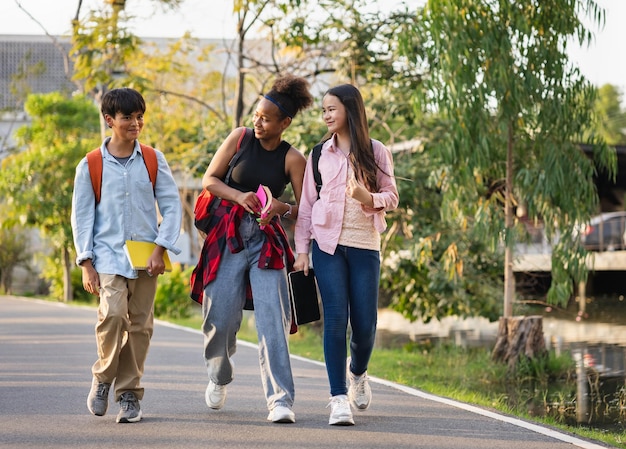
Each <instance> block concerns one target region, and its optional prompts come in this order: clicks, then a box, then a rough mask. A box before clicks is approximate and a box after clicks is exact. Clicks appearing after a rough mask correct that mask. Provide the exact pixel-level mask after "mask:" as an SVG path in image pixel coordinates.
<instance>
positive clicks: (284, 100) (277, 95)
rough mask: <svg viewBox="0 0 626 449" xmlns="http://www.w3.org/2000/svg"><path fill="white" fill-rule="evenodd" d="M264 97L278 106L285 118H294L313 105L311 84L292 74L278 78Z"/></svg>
mask: <svg viewBox="0 0 626 449" xmlns="http://www.w3.org/2000/svg"><path fill="white" fill-rule="evenodd" d="M264 97H265V98H267V99H268V100H269V101H271V102H272V103H274V104H275V105H276V106H278V109H280V113H281V114H282V115H283V118H284V117H291V118H293V117H295V115H296V114H297V113H298V112H299V111H301V110H303V109H306V108H308V107H309V106H311V105H312V104H313V95H311V92H309V82H308V81H307V80H305V79H304V78H302V77H299V76H295V75H291V74H284V75H281V76H280V77H278V78H277V79H276V81H274V84H273V85H272V88H271V89H270V91H269V92H268V93H266V94H265V95H264Z"/></svg>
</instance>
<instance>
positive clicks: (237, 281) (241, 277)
mask: <svg viewBox="0 0 626 449" xmlns="http://www.w3.org/2000/svg"><path fill="white" fill-rule="evenodd" d="M245 269H246V261H245V257H244V255H243V253H237V254H231V252H230V250H229V249H228V248H225V250H224V254H222V259H221V261H220V266H219V271H218V273H217V277H216V278H215V280H214V281H213V282H211V283H210V284H209V285H207V286H206V288H205V290H204V301H203V304H202V312H203V316H204V320H203V323H202V333H203V334H204V361H205V363H206V367H207V373H208V376H209V380H210V381H211V382H213V383H214V384H215V385H226V384H229V383H230V382H232V380H233V376H234V375H233V367H232V364H231V361H230V358H231V357H232V356H233V355H234V354H235V351H236V349H237V346H236V341H237V332H238V331H239V327H240V326H241V320H242V317H243V304H244V302H245V296H246V290H245V289H246V286H245Z"/></svg>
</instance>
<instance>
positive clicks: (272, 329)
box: [240, 217, 295, 422]
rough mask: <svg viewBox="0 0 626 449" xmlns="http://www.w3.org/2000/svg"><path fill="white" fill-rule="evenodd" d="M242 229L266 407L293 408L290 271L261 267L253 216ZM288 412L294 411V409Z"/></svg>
mask: <svg viewBox="0 0 626 449" xmlns="http://www.w3.org/2000/svg"><path fill="white" fill-rule="evenodd" d="M240 229H241V235H242V238H243V239H244V241H245V242H246V249H245V250H244V252H245V253H246V255H247V257H248V269H249V274H250V285H251V287H252V296H253V298H254V318H255V323H256V329H257V334H258V339H259V365H260V368H261V380H262V383H263V390H264V392H265V398H266V401H267V408H268V409H269V410H270V411H273V410H274V409H275V408H276V407H277V406H281V407H286V408H288V409H291V407H292V406H293V401H294V395H295V390H294V384H293V376H292V372H291V360H290V358H289V330H290V327H291V306H290V304H289V292H288V288H287V272H286V270H285V269H282V270H274V269H264V268H259V256H260V254H261V249H262V247H263V244H264V241H265V234H264V233H263V232H262V231H261V230H260V229H259V226H258V223H256V221H255V220H254V218H253V217H252V218H248V219H245V220H244V223H242V226H241V228H240ZM277 413H278V412H277ZM281 413H282V412H281ZM287 414H289V415H292V414H291V412H289V413H287ZM270 415H271V417H270V418H268V419H270V420H274V421H276V420H275V419H274V418H273V415H272V414H270ZM292 419H294V418H293V416H290V417H286V419H285V420H284V421H277V422H293V420H292Z"/></svg>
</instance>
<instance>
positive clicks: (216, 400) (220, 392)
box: [204, 380, 226, 410]
mask: <svg viewBox="0 0 626 449" xmlns="http://www.w3.org/2000/svg"><path fill="white" fill-rule="evenodd" d="M204 400H205V401H206V405H208V406H209V408H212V409H213V410H219V409H221V408H222V407H223V406H224V402H225V401H226V385H216V384H215V383H214V382H213V381H212V380H210V381H209V385H207V387H206V392H205V393H204Z"/></svg>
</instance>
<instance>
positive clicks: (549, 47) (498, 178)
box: [405, 0, 616, 335]
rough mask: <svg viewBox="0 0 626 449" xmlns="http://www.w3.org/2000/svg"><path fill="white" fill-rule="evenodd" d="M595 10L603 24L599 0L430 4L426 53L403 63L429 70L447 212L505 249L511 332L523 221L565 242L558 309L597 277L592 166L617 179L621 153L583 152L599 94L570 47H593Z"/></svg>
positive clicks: (555, 261)
mask: <svg viewBox="0 0 626 449" xmlns="http://www.w3.org/2000/svg"><path fill="white" fill-rule="evenodd" d="M585 12H589V14H590V15H591V17H592V19H593V20H595V21H596V22H600V21H601V20H602V18H603V15H602V11H601V10H600V9H599V8H598V6H597V5H596V4H595V2H594V1H592V0H586V1H583V2H569V1H565V0H550V1H546V0H524V1H521V0H515V1H510V0H499V1H489V0H444V1H428V2H427V4H426V6H425V7H424V9H423V11H422V12H421V17H420V21H419V22H418V25H417V26H416V27H415V29H414V35H412V36H409V37H408V38H407V40H409V39H412V40H417V39H420V42H421V43H422V47H420V48H419V49H417V50H416V49H415V47H412V46H405V53H406V54H407V56H409V57H410V58H412V59H411V62H412V63H414V64H416V65H418V66H422V67H424V68H425V70H426V73H425V76H424V78H423V79H424V89H423V90H421V91H418V92H416V95H415V96H414V99H415V101H416V104H417V106H418V107H419V108H421V110H423V111H436V112H437V113H438V114H439V115H440V117H441V118H442V119H443V120H444V122H445V125H446V126H447V129H448V131H447V132H446V133H445V134H444V135H443V137H442V139H440V141H438V142H436V145H435V144H434V146H433V148H434V149H436V151H437V152H438V156H439V157H440V158H441V160H442V162H443V163H444V164H445V165H444V167H445V171H444V172H443V173H442V183H441V186H442V194H443V203H442V210H443V212H444V214H445V215H446V216H447V217H449V218H452V217H454V218H455V219H457V220H461V221H469V222H471V223H472V226H470V227H469V228H468V229H471V230H472V231H473V232H476V233H477V234H478V236H479V237H480V238H481V239H482V240H483V241H486V242H487V241H488V242H490V245H491V247H492V248H493V249H494V250H495V249H496V248H498V247H500V246H503V247H504V307H503V310H504V312H503V319H504V320H505V321H504V322H505V323H506V320H507V319H509V318H511V316H512V306H513V297H514V279H513V257H514V255H513V250H514V245H515V243H516V242H517V241H519V240H520V239H522V238H524V233H525V229H524V227H523V226H522V221H521V220H520V218H522V217H523V218H524V219H525V220H526V221H528V222H530V223H542V224H543V226H544V227H545V231H546V235H547V237H548V239H552V238H553V237H557V236H558V243H557V244H556V245H555V246H554V248H553V253H552V279H553V282H552V285H551V287H550V290H549V292H548V300H549V301H550V302H553V303H563V302H566V301H567V300H569V298H570V296H571V294H572V292H573V283H572V279H573V280H574V281H576V282H578V281H581V280H583V279H584V278H585V277H586V273H587V272H586V265H585V251H584V250H583V249H582V247H581V245H580V234H579V233H577V232H576V229H577V227H578V226H580V224H581V223H585V222H587V221H588V220H589V218H590V216H591V214H592V213H593V212H595V210H596V208H597V204H598V197H597V193H596V190H595V186H594V184H593V174H594V171H595V169H596V167H595V166H594V162H595V164H596V166H597V167H600V168H602V169H606V170H607V171H608V172H609V173H612V174H613V175H614V173H615V165H616V156H615V152H614V151H611V150H610V149H608V148H607V147H606V146H605V145H603V144H602V142H591V143H596V144H597V145H596V146H595V151H594V161H592V160H589V159H588V158H587V157H586V156H585V155H584V154H583V153H582V151H580V148H579V146H578V143H579V142H581V139H582V138H583V132H584V128H585V126H586V124H587V123H589V122H590V120H591V115H592V105H593V101H594V99H595V90H594V88H593V87H592V86H591V85H590V84H589V83H588V82H587V81H586V80H585V79H584V77H583V76H582V75H581V74H580V72H579V70H578V69H577V68H576V67H573V66H572V65H571V64H570V63H569V61H568V57H567V53H566V45H567V40H568V38H570V37H572V38H575V39H578V41H579V42H580V43H581V44H582V43H584V42H588V41H589V39H590V38H591V33H590V31H588V30H587V29H586V28H585V27H584V25H583V23H582V22H581V20H580V18H579V16H580V15H581V14H583V13H585ZM422 51H423V54H422ZM516 214H517V215H516ZM451 266H452V267H456V265H455V264H452V265H451ZM503 333H506V327H505V328H504V330H503V329H502V327H501V335H502V334H503Z"/></svg>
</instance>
